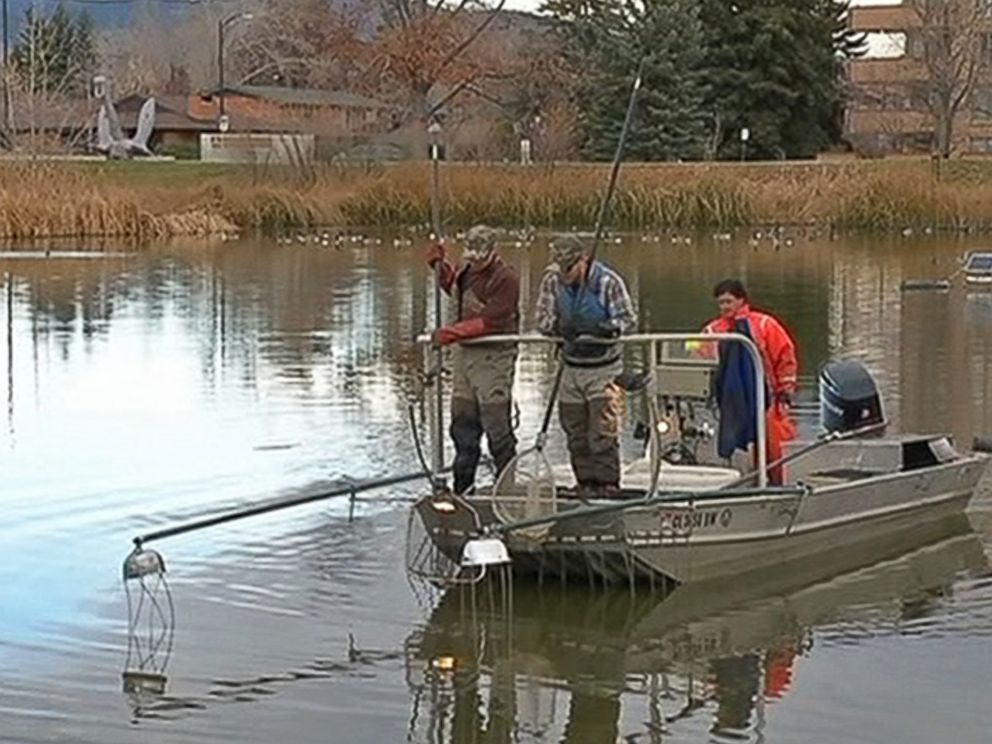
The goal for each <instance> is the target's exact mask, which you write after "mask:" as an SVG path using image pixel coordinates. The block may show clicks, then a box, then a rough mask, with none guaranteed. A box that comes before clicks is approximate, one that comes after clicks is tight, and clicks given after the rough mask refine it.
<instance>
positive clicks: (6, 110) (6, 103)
mask: <svg viewBox="0 0 992 744" xmlns="http://www.w3.org/2000/svg"><path fill="white" fill-rule="evenodd" d="M2 12H3V126H4V129H6V130H7V134H8V136H9V135H11V130H12V129H13V127H14V124H13V117H12V116H11V111H10V79H9V78H8V75H9V73H10V34H9V33H8V30H7V28H8V19H9V16H8V14H7V0H3V9H2Z"/></svg>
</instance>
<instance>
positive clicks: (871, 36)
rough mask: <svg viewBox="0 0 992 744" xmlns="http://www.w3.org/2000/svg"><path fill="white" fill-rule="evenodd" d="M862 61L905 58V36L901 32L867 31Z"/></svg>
mask: <svg viewBox="0 0 992 744" xmlns="http://www.w3.org/2000/svg"><path fill="white" fill-rule="evenodd" d="M865 43H866V44H867V47H866V50H865V54H864V57H862V59H898V58H899V57H905V56H906V34H904V33H903V32H902V31H869V32H868V33H866V34H865Z"/></svg>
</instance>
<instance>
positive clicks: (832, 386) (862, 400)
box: [820, 360, 885, 433]
mask: <svg viewBox="0 0 992 744" xmlns="http://www.w3.org/2000/svg"><path fill="white" fill-rule="evenodd" d="M884 421H885V416H884V414H883V413H882V398H881V396H880V395H879V393H878V385H877V384H876V383H875V378H874V377H872V376H871V373H870V372H869V371H868V370H867V369H866V368H865V366H864V365H863V364H861V362H856V361H853V360H842V361H838V362H830V363H829V364H827V365H826V366H825V367H824V368H823V370H822V371H821V372H820V426H821V427H823V430H824V431H825V432H827V433H833V432H846V431H853V430H854V429H861V428H863V427H866V426H876V425H881V424H883V423H884Z"/></svg>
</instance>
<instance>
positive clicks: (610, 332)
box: [591, 320, 620, 338]
mask: <svg viewBox="0 0 992 744" xmlns="http://www.w3.org/2000/svg"><path fill="white" fill-rule="evenodd" d="M591 333H592V335H594V336H599V338H617V337H619V336H620V329H619V328H617V326H616V325H615V324H614V323H613V321H611V320H601V321H600V322H599V323H597V324H596V329H595V330H594V331H592V332H591Z"/></svg>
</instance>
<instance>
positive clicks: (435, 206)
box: [430, 124, 444, 473]
mask: <svg viewBox="0 0 992 744" xmlns="http://www.w3.org/2000/svg"><path fill="white" fill-rule="evenodd" d="M439 130H440V127H439V125H437V124H432V125H431V127H430V132H431V226H432V228H433V230H434V239H435V240H437V241H440V240H441V239H442V236H441V143H440V138H439V134H440V131H439ZM441 263H442V262H441V261H438V262H437V263H435V264H434V327H435V328H440V327H441V325H442V324H443V322H444V318H443V317H442V311H443V309H442V305H441ZM434 364H435V367H436V374H435V376H434V381H435V388H434V393H435V395H434V405H435V411H434V421H435V426H434V432H433V450H434V458H433V461H434V472H435V473H437V472H440V470H441V467H442V466H443V465H444V385H443V377H442V375H441V368H442V366H443V364H444V352H443V351H442V350H441V347H440V346H439V347H438V348H437V351H436V352H435V355H434Z"/></svg>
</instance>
